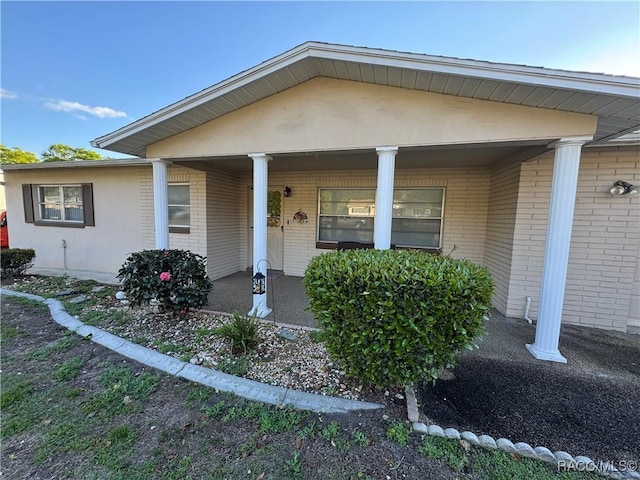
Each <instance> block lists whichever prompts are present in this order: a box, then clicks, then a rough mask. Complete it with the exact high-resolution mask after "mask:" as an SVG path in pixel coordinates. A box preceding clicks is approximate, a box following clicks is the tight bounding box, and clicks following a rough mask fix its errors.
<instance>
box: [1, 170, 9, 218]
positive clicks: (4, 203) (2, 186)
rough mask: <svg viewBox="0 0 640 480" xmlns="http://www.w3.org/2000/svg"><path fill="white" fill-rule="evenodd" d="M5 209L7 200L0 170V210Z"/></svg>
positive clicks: (2, 174)
mask: <svg viewBox="0 0 640 480" xmlns="http://www.w3.org/2000/svg"><path fill="white" fill-rule="evenodd" d="M6 209H7V200H6V198H5V192H4V172H3V171H2V170H0V210H6Z"/></svg>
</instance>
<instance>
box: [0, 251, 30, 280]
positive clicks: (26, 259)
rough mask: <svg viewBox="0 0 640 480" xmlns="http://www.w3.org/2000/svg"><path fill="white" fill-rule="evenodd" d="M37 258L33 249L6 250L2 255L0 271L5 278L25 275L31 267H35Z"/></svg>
mask: <svg viewBox="0 0 640 480" xmlns="http://www.w3.org/2000/svg"><path fill="white" fill-rule="evenodd" d="M35 256H36V252H35V250H33V249H32V248H5V249H3V250H2V252H1V253H0V269H2V276H3V277H15V276H18V275H24V272H26V270H27V269H28V268H29V267H32V266H33V259H34V258H35Z"/></svg>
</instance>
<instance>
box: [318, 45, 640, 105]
mask: <svg viewBox="0 0 640 480" xmlns="http://www.w3.org/2000/svg"><path fill="white" fill-rule="evenodd" d="M319 47H320V48H317V47H315V46H313V47H312V48H313V49H312V50H310V56H313V57H318V58H324V59H328V60H341V61H344V62H351V63H368V64H372V65H379V66H386V67H396V68H401V69H409V70H417V71H423V72H427V73H442V74H450V75H459V76H467V77H474V78H480V79H487V80H496V81H503V82H511V83H523V84H527V85H535V86H541V87H551V88H562V89H567V90H579V91H585V92H589V93H594V94H607V95H616V96H621V97H629V98H640V78H635V77H618V76H613V75H604V74H597V73H581V72H569V71H565V70H552V69H547V68H543V67H528V66H525V65H510V64H501V63H491V62H483V61H478V60H462V59H457V58H449V57H435V56H428V55H421V54H413V53H401V54H400V53H396V52H391V51H386V50H373V49H368V48H362V47H340V48H336V47H334V48H331V47H330V46H327V45H319Z"/></svg>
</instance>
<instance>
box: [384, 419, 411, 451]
mask: <svg viewBox="0 0 640 480" xmlns="http://www.w3.org/2000/svg"><path fill="white" fill-rule="evenodd" d="M410 433H411V429H409V428H408V427H405V425H404V423H402V422H394V423H392V424H391V426H390V427H389V428H388V430H387V438H388V439H389V440H392V441H394V442H396V443H397V444H398V445H401V446H403V447H406V446H407V443H409V434H410Z"/></svg>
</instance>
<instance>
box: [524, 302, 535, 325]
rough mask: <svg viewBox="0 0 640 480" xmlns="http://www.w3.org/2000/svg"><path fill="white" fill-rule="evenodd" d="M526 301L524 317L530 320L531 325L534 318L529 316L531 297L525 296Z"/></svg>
mask: <svg viewBox="0 0 640 480" xmlns="http://www.w3.org/2000/svg"><path fill="white" fill-rule="evenodd" d="M524 299H525V301H526V303H525V305H524V319H525V320H526V321H527V322H529V325H531V324H532V323H533V320H531V319H530V318H529V308H531V297H524Z"/></svg>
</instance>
